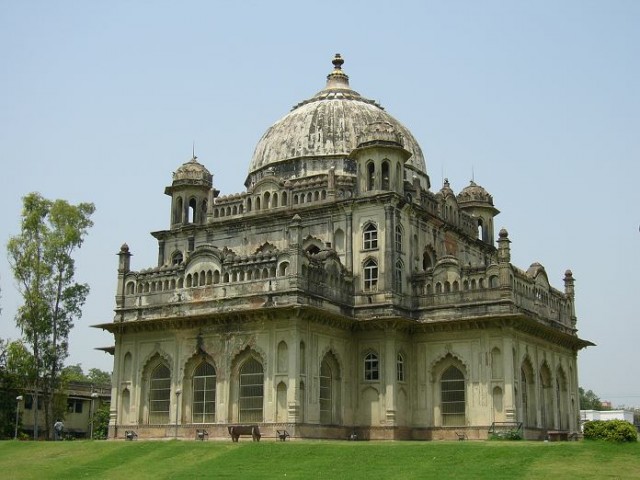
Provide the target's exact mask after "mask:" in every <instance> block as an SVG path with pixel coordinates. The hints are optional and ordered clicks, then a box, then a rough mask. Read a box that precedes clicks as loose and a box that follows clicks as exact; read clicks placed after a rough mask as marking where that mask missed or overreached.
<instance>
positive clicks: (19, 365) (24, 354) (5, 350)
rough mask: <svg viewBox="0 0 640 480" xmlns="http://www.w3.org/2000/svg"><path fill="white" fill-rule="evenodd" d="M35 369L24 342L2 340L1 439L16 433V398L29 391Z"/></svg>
mask: <svg viewBox="0 0 640 480" xmlns="http://www.w3.org/2000/svg"><path fill="white" fill-rule="evenodd" d="M33 367H34V362H33V356H32V355H31V353H30V352H29V350H27V348H26V347H25V346H24V344H23V343H22V342H20V341H19V340H16V341H13V342H10V341H8V340H2V339H0V438H12V437H13V435H14V433H15V419H16V408H17V401H16V397H17V396H18V395H20V394H22V393H23V392H24V391H25V390H29V386H30V382H31V381H32V379H33V376H34V375H33Z"/></svg>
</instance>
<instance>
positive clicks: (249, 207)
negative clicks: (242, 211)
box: [247, 198, 251, 212]
mask: <svg viewBox="0 0 640 480" xmlns="http://www.w3.org/2000/svg"><path fill="white" fill-rule="evenodd" d="M250 211H251V198H247V212H250Z"/></svg>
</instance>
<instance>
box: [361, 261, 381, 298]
mask: <svg viewBox="0 0 640 480" xmlns="http://www.w3.org/2000/svg"><path fill="white" fill-rule="evenodd" d="M363 270H364V290H365V291H367V292H370V291H376V290H377V289H378V263H377V262H376V261H375V260H373V259H372V258H370V259H369V260H367V261H366V262H364V266H363Z"/></svg>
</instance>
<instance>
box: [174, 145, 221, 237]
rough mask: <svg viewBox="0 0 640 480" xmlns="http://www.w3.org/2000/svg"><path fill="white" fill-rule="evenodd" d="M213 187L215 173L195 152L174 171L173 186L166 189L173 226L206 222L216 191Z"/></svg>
mask: <svg viewBox="0 0 640 480" xmlns="http://www.w3.org/2000/svg"><path fill="white" fill-rule="evenodd" d="M212 187H213V175H212V174H211V173H210V172H209V170H207V169H206V167H205V166H204V165H202V164H201V163H199V162H198V157H196V156H195V154H194V155H193V156H192V157H191V159H190V160H189V161H188V162H186V163H184V164H182V165H181V166H180V167H179V168H178V169H177V170H176V171H175V172H174V173H173V182H172V183H171V186H169V187H166V188H165V189H164V193H165V194H166V195H169V196H170V197H171V228H179V227H181V226H184V225H189V224H204V223H206V221H207V212H208V210H209V207H210V202H211V199H212V198H213V197H215V193H216V192H215V190H213V188H212Z"/></svg>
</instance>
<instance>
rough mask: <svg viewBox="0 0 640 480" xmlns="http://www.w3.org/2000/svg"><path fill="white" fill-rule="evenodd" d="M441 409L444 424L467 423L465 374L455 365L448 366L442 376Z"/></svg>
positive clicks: (459, 424)
mask: <svg viewBox="0 0 640 480" xmlns="http://www.w3.org/2000/svg"><path fill="white" fill-rule="evenodd" d="M440 410H441V413H442V425H443V426H445V427H448V426H461V425H464V424H465V385H464V375H463V374H462V372H461V371H460V370H459V369H458V368H456V367H454V366H453V365H452V366H450V367H449V368H447V369H446V370H445V371H444V372H443V374H442V377H441V378H440Z"/></svg>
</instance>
